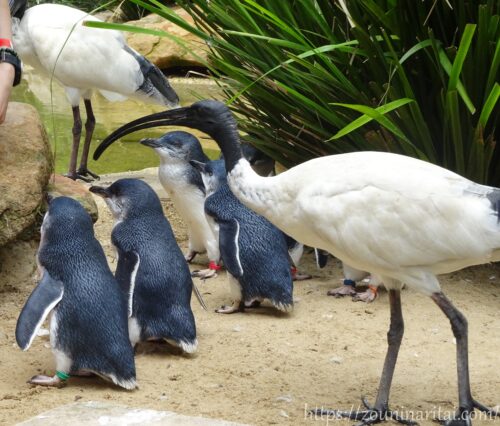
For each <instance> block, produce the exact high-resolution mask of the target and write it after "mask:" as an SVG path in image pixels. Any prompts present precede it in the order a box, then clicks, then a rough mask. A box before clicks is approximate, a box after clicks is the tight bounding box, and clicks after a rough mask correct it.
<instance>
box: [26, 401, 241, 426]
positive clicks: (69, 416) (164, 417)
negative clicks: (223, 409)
mask: <svg viewBox="0 0 500 426" xmlns="http://www.w3.org/2000/svg"><path fill="white" fill-rule="evenodd" d="M61 419H64V422H63V423H64V424H78V425H108V426H122V425H140V424H143V425H145V424H147V425H158V426H171V425H176V426H187V425H190V426H209V425H214V426H217V425H220V426H237V425H241V423H234V422H228V421H224V420H217V419H209V418H206V417H191V416H185V415H182V414H177V413H174V412H172V411H155V410H149V409H142V408H128V407H124V406H121V405H113V404H109V403H106V402H97V401H96V402H94V401H89V402H76V403H73V404H68V405H62V406H60V407H58V408H55V409H53V410H50V411H46V412H45V413H42V414H40V415H38V416H36V417H33V418H32V419H30V420H27V421H25V422H22V423H18V424H19V425H31V426H42V425H45V426H49V425H54V426H56V425H57V426H58V425H60V424H62V423H61Z"/></svg>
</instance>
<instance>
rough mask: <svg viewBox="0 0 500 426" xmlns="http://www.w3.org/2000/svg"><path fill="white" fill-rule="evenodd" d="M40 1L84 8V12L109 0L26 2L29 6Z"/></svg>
mask: <svg viewBox="0 0 500 426" xmlns="http://www.w3.org/2000/svg"><path fill="white" fill-rule="evenodd" d="M42 3H55V4H63V5H65V6H71V7H76V8H77V9H81V10H84V11H85V12H91V11H92V10H94V9H96V8H97V7H99V6H102V5H103V4H106V3H109V0H107V1H105V0H30V1H29V2H28V4H29V6H34V5H37V4H42Z"/></svg>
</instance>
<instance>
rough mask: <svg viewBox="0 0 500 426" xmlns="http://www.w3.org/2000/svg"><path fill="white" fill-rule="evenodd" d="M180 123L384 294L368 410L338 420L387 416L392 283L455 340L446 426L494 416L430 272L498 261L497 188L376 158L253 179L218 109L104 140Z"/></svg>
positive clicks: (297, 228)
mask: <svg viewBox="0 0 500 426" xmlns="http://www.w3.org/2000/svg"><path fill="white" fill-rule="evenodd" d="M167 125H176V126H186V127H191V128H195V129H198V130H201V131H203V132H205V133H207V134H208V135H210V136H211V137H212V138H213V139H214V140H215V141H216V142H217V144H218V145H219V146H220V148H221V150H222V153H223V154H224V159H225V162H226V170H227V174H228V181H229V184H230V187H231V190H232V191H233V192H234V194H235V195H236V196H237V197H238V198H239V199H240V200H241V201H242V202H243V203H244V204H246V205H247V206H249V207H250V208H252V209H253V210H255V211H256V212H257V213H260V214H262V215H263V216H265V217H266V218H267V219H269V220H270V221H271V222H272V223H274V224H275V225H276V226H278V227H279V228H281V229H282V231H283V232H285V233H287V234H288V235H290V236H292V237H293V238H295V239H296V240H298V241H300V242H303V243H305V244H308V245H310V246H312V247H318V248H321V249H323V250H326V251H328V252H330V253H332V254H333V255H334V256H336V257H337V258H339V259H340V260H342V261H343V262H346V263H347V264H348V265H350V266H352V267H354V268H356V269H359V270H362V271H370V272H371V273H372V274H376V275H377V276H378V277H380V278H381V280H382V281H383V282H384V285H385V287H386V288H387V289H388V290H389V301H390V311H391V320H390V328H389V332H388V350H387V355H386V358H385V363H384V367H383V370H382V377H381V380H380V385H379V390H378V394H377V398H376V401H375V404H374V406H368V404H366V405H367V409H366V410H364V411H356V412H347V413H343V414H344V415H347V416H349V417H351V418H354V419H359V420H362V422H363V423H367V424H369V423H376V422H378V421H381V420H384V419H387V418H388V417H392V418H394V419H396V420H399V421H404V419H401V418H400V417H398V416H397V414H396V413H394V412H391V411H390V410H389V407H388V403H389V392H390V388H391V382H392V377H393V373H394V368H395V365H396V360H397V356H398V352H399V347H400V344H401V340H402V337H403V330H404V325H403V316H402V311H401V299H400V289H401V285H402V284H401V283H405V284H406V285H408V287H411V288H414V289H416V290H418V291H419V292H421V293H423V294H424V295H427V296H429V297H430V298H431V299H432V300H433V301H434V302H435V303H436V304H437V305H438V306H439V308H440V309H441V310H442V311H443V313H444V314H445V315H446V316H447V317H448V319H449V320H450V322H451V327H452V330H453V334H454V336H455V338H456V342H457V370H458V394H459V395H458V396H459V408H458V411H457V412H456V413H455V418H453V419H451V420H450V421H449V422H448V424H454V425H457V424H460V425H466V424H470V422H471V413H472V412H473V411H474V409H475V408H477V409H479V410H481V411H486V412H488V413H489V414H490V415H497V416H498V415H500V413H498V412H494V411H492V410H490V409H489V408H487V407H485V406H484V405H482V404H480V403H479V402H477V401H476V400H475V399H473V397H472V394H471V389H470V381H469V361H468V347H467V341H468V337H467V334H468V332H467V320H466V318H465V316H464V315H463V314H462V313H461V312H460V311H459V310H458V309H457V308H455V306H453V304H452V303H451V301H450V300H449V299H448V298H447V297H446V296H445V295H444V293H443V292H442V290H441V288H440V285H439V281H438V279H437V275H439V274H443V273H447V272H452V271H456V270H459V269H462V268H465V267H467V266H471V265H478V264H483V263H488V262H492V261H498V260H500V223H499V219H500V215H499V214H500V189H498V188H493V187H488V186H483V185H479V184H476V183H474V182H471V181H470V180H467V179H465V178H463V177H462V176H459V175H457V174H455V173H453V172H451V171H449V170H446V169H444V168H441V167H439V166H436V165H433V164H430V163H427V162H424V161H421V160H417V159H414V158H410V157H405V156H402V155H397V154H390V153H382V152H355V153H350V154H340V155H333V156H327V157H321V158H316V159H313V160H310V161H307V162H305V163H302V164H300V165H298V166H296V167H293V168H291V169H289V170H287V171H286V172H284V173H281V174H279V175H277V176H274V177H261V176H259V175H257V174H256V173H255V172H254V171H253V170H252V168H251V167H250V164H249V163H248V161H247V160H245V159H244V158H243V156H242V153H241V149H240V142H239V135H238V128H237V124H236V120H235V119H234V117H233V115H232V114H231V112H230V110H229V109H228V108H227V107H226V106H225V105H224V104H223V103H221V102H217V101H210V100H208V101H200V102H197V103H195V104H193V105H192V106H190V107H186V108H179V109H175V110H171V111H165V112H160V113H157V114H152V115H149V116H146V117H143V118H140V119H138V120H135V121H133V122H131V123H129V124H126V125H125V126H123V127H121V128H120V129H118V130H116V131H115V132H114V133H112V134H111V135H110V136H108V137H107V138H106V139H105V140H104V141H103V142H102V143H101V145H100V146H99V147H98V148H97V149H96V152H95V154H94V158H98V157H99V156H100V154H101V153H102V151H103V150H104V149H106V147H108V146H109V145H110V144H111V143H112V142H113V141H114V140H116V139H118V138H120V137H121V136H123V135H125V134H127V133H130V132H132V131H135V130H139V129H144V128H148V127H156V126H167Z"/></svg>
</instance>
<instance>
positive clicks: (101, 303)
mask: <svg viewBox="0 0 500 426" xmlns="http://www.w3.org/2000/svg"><path fill="white" fill-rule="evenodd" d="M37 262H38V267H39V272H40V273H41V280H40V282H39V283H38V285H37V286H36V287H35V289H34V290H33V292H32V293H31V295H30V297H29V298H28V300H27V302H26V304H25V305H24V307H23V309H22V311H21V314H20V315H19V319H18V321H17V325H16V341H17V343H18V345H19V347H20V348H21V349H22V350H24V351H25V350H27V349H29V347H30V346H31V344H32V342H33V340H34V338H35V336H36V335H37V332H38V330H39V328H40V326H41V325H42V323H43V322H44V320H45V319H46V317H47V316H48V315H49V313H51V317H50V344H51V346H52V352H53V354H54V358H55V364H56V373H55V375H54V376H53V377H49V376H44V375H38V376H34V377H32V378H31V380H29V383H32V384H36V385H44V386H61V385H62V384H63V382H65V381H66V380H67V379H68V378H69V377H70V375H89V374H92V373H94V374H97V375H98V376H100V377H102V378H104V379H107V380H109V381H111V382H113V383H115V384H116V385H118V386H121V387H123V388H125V389H134V388H135V387H136V386H137V384H136V376H135V364H134V351H133V348H132V346H131V344H130V341H129V338H128V331H127V306H126V301H125V298H124V297H123V294H122V292H121V290H120V286H119V285H118V283H117V281H116V280H115V278H114V277H113V274H112V272H111V270H110V269H109V266H108V263H107V261H106V257H105V255H104V251H103V249H102V247H101V245H100V244H99V242H98V241H97V239H96V238H95V236H94V228H93V225H92V220H91V218H90V216H89V214H88V213H87V212H86V211H85V209H84V208H83V207H82V206H81V204H80V203H78V202H77V201H75V200H73V199H72V198H69V197H58V198H54V199H52V200H51V201H50V202H49V208H48V211H47V213H46V214H45V217H44V219H43V223H42V228H41V240H40V247H39V249H38V253H37Z"/></svg>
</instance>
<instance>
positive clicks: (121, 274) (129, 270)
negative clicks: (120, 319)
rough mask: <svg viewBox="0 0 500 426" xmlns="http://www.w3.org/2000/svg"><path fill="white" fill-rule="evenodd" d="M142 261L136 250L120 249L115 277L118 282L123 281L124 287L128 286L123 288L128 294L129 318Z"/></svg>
mask: <svg viewBox="0 0 500 426" xmlns="http://www.w3.org/2000/svg"><path fill="white" fill-rule="evenodd" d="M140 263H141V259H140V257H139V255H138V254H137V253H136V252H135V251H127V252H123V251H120V252H119V254H118V266H117V268H116V273H115V277H116V278H117V280H118V282H119V283H121V285H122V288H123V286H124V285H126V286H127V288H123V290H124V291H125V294H126V295H127V312H128V317H129V318H130V317H132V310H133V306H134V290H135V278H136V276H137V271H138V269H139V264H140Z"/></svg>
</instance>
